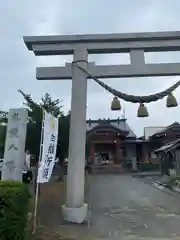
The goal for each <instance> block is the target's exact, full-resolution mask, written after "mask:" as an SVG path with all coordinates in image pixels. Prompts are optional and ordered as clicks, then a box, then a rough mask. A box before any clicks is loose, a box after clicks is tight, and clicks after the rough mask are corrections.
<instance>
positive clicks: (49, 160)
mask: <svg viewBox="0 0 180 240" xmlns="http://www.w3.org/2000/svg"><path fill="white" fill-rule="evenodd" d="M57 138H58V119H57V118H55V117H53V116H52V115H50V114H48V113H47V112H45V111H44V127H43V145H42V156H41V161H40V164H39V169H38V176H37V182H38V183H45V182H48V181H49V179H50V177H51V174H52V170H53V167H54V163H55V158H56V148H57Z"/></svg>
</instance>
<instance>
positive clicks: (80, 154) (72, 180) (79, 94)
mask: <svg viewBox="0 0 180 240" xmlns="http://www.w3.org/2000/svg"><path fill="white" fill-rule="evenodd" d="M78 60H85V61H87V60H88V53H87V50H86V49H82V48H80V49H78V48H77V49H76V50H75V52H74V59H73V61H78ZM77 64H78V65H79V66H81V67H83V68H85V69H86V67H87V63H86V62H78V63H77ZM86 102H87V75H86V74H85V73H83V71H82V70H80V69H79V68H77V67H76V66H75V64H73V65H72V95H71V124H70V139H69V156H68V175H67V188H66V203H65V205H64V206H62V213H63V216H64V219H65V220H66V221H69V222H75V223H82V222H83V221H84V220H85V219H86V216H87V211H88V206H87V204H85V203H84V182H85V181H84V177H85V175H84V174H85V142H86Z"/></svg>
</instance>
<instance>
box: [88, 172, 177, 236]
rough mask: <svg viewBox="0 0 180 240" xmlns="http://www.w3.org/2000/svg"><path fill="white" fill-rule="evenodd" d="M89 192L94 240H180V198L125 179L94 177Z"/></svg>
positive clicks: (129, 177) (110, 176) (134, 180)
mask: <svg viewBox="0 0 180 240" xmlns="http://www.w3.org/2000/svg"><path fill="white" fill-rule="evenodd" d="M89 188H90V192H89V196H88V198H89V201H90V204H91V208H92V212H91V232H92V233H94V234H93V235H94V236H95V238H92V239H118V240H119V239H122V240H125V239H154V240H156V239H180V201H179V199H178V198H174V197H172V196H171V195H168V194H166V193H164V192H161V191H159V190H158V189H155V188H154V187H152V186H151V185H150V184H147V183H145V182H143V181H142V180H141V179H136V178H132V177H131V176H126V175H119V176H114V175H95V176H93V177H92V178H91V180H90V186H89Z"/></svg>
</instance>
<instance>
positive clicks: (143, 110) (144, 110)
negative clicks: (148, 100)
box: [137, 103, 149, 118]
mask: <svg viewBox="0 0 180 240" xmlns="http://www.w3.org/2000/svg"><path fill="white" fill-rule="evenodd" d="M148 116H149V113H148V110H147V108H146V106H145V105H144V103H140V105H139V108H138V112H137V117H139V118H144V117H148Z"/></svg>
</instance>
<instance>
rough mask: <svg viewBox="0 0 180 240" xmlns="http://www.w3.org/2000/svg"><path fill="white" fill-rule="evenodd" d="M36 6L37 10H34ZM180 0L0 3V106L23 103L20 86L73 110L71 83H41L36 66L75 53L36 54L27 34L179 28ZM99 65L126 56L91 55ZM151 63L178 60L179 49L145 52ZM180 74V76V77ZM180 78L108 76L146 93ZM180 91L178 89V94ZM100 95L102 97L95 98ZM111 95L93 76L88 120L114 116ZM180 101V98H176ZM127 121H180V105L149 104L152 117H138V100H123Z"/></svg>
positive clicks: (119, 85) (138, 126) (137, 126)
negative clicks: (28, 45) (28, 46)
mask: <svg viewBox="0 0 180 240" xmlns="http://www.w3.org/2000/svg"><path fill="white" fill-rule="evenodd" d="M35 6H36V8H35ZM179 9H180V1H179V0H173V1H172V0H151V1H148V0H136V1H135V0H51V1H50V0H31V1H30V0H16V1H15V0H14V1H12V0H6V1H1V3H0V16H1V21H0V33H1V34H0V35H1V37H0V43H1V45H0V79H1V88H0V109H3V110H7V109H9V108H14V107H16V108H17V107H20V106H22V102H23V99H22V97H21V96H20V94H18V93H17V89H19V88H21V89H23V90H24V92H27V93H31V94H32V97H33V98H34V99H35V100H37V101H38V100H39V99H40V98H41V96H43V95H44V93H45V92H48V93H50V94H51V95H52V96H53V97H54V98H60V99H61V100H63V105H64V111H68V110H69V109H70V98H71V81H62V80H61V81H37V80H36V78H35V67H36V66H58V65H63V64H64V63H65V62H66V61H69V62H70V61H71V59H72V58H71V56H68V57H67V56H61V57H35V56H34V55H33V53H32V52H29V51H28V50H27V49H26V47H25V45H24V43H23V39H22V38H23V36H24V35H26V36H28V35H46V34H48V35H49V34H88V33H121V32H122V33H123V32H126V33H127V32H145V31H146V32H148V31H179V30H180V27H179V22H180V14H179ZM89 59H90V60H92V61H96V63H97V64H118V63H120V64H122V63H125V62H128V61H129V58H128V56H127V55H112V56H109V55H103V56H102V55H101V56H100V55H99V56H95V55H94V56H90V57H89ZM146 61H147V62H180V53H179V52H176V53H171V52H170V53H166V54H165V53H163V54H158V53H156V54H147V55H146ZM179 78H180V77H179ZM179 78H178V77H177V78H176V77H162V78H130V79H113V80H108V79H106V80H104V81H105V82H106V83H108V84H109V85H111V86H112V87H114V88H116V89H117V90H120V91H123V92H126V93H130V94H134V95H137V94H139V95H146V94H151V93H154V92H157V91H160V90H163V89H165V88H167V87H168V86H170V85H172V84H173V83H175V82H176V81H177V80H178V79H179ZM175 95H176V97H178V95H180V89H178V90H177V91H176V92H175ZM97 99H98V101H97ZM111 100H112V95H111V94H109V93H108V92H105V90H103V89H102V88H101V87H100V86H98V85H97V84H96V83H95V82H93V80H88V109H87V118H91V119H97V118H116V117H120V116H121V115H122V112H112V111H111V110H110V104H111ZM178 101H179V102H180V98H179V99H178ZM121 104H122V106H123V107H124V108H125V109H126V117H127V119H128V123H129V125H130V126H131V127H132V128H133V130H134V131H135V132H136V133H137V134H138V135H142V134H143V129H144V127H147V126H165V125H168V124H171V123H173V122H174V121H180V108H179V107H178V108H175V109H167V108H166V107H165V100H161V101H159V102H157V103H152V104H149V105H148V106H147V107H148V110H149V114H150V116H149V118H146V119H138V118H137V117H136V115H137V108H138V105H137V104H130V103H126V102H122V101H121Z"/></svg>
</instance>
